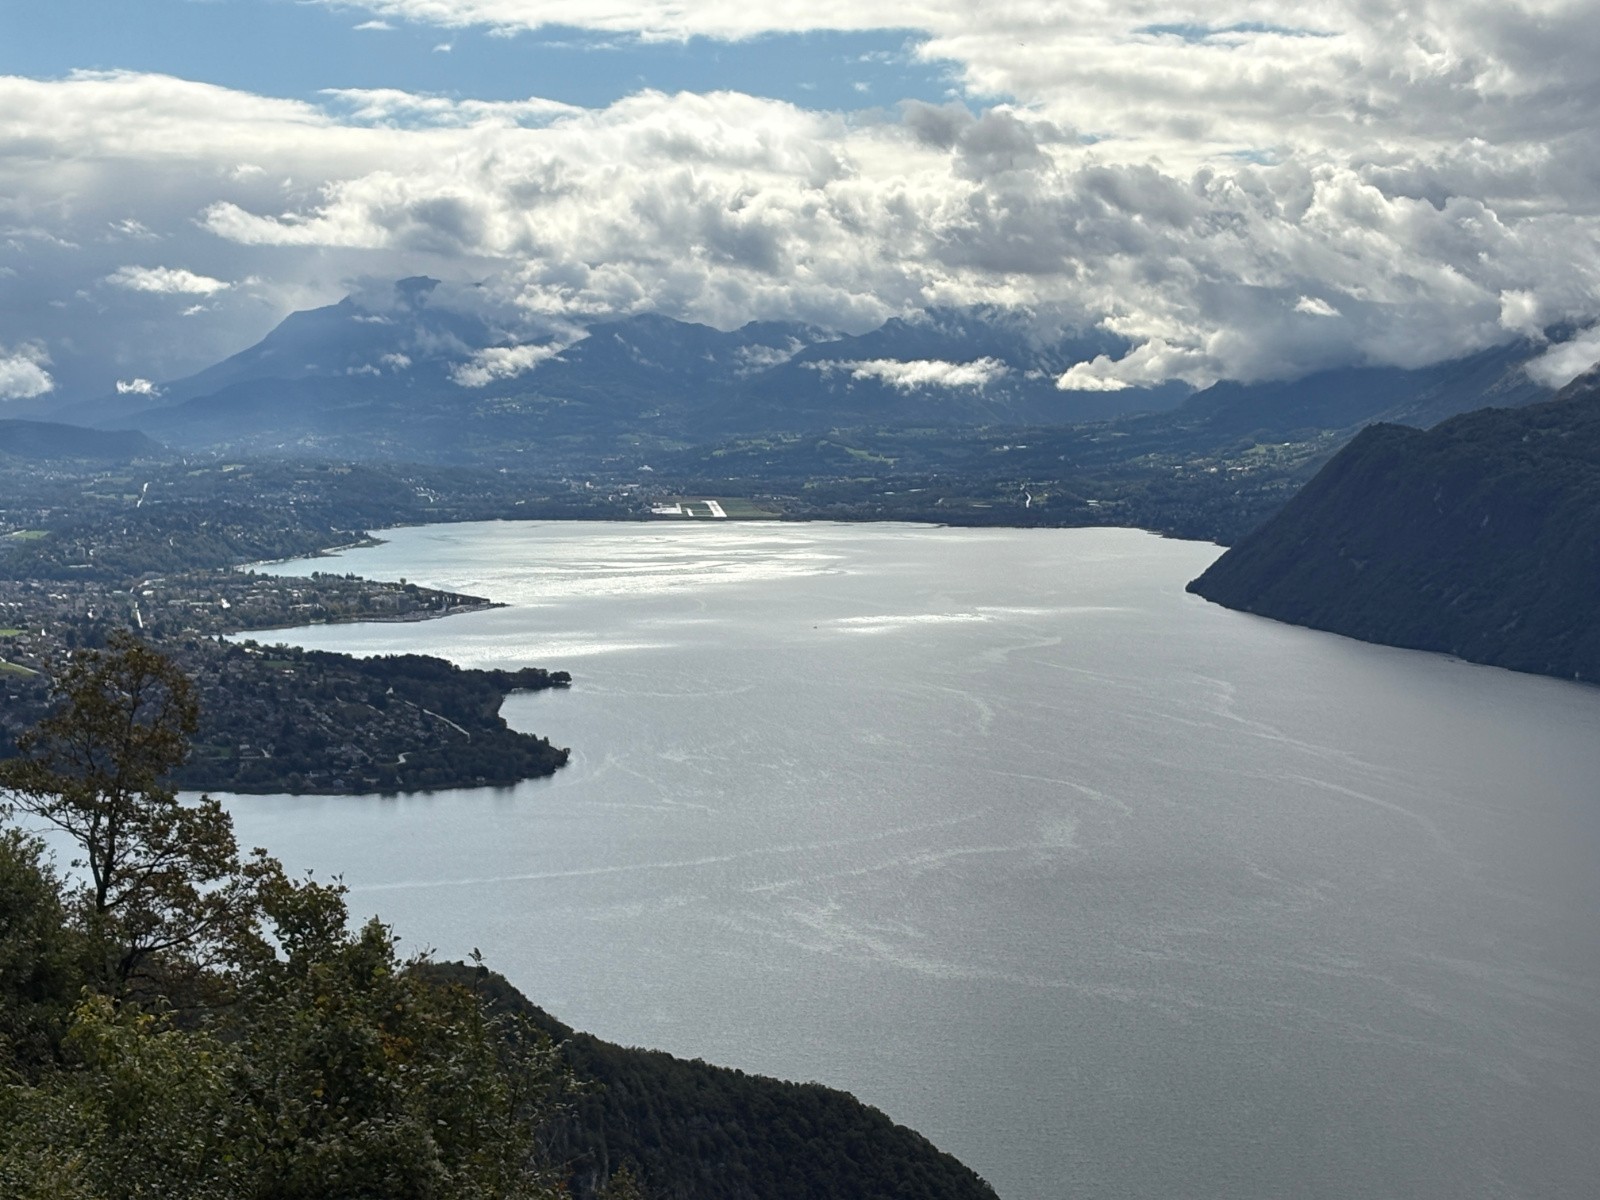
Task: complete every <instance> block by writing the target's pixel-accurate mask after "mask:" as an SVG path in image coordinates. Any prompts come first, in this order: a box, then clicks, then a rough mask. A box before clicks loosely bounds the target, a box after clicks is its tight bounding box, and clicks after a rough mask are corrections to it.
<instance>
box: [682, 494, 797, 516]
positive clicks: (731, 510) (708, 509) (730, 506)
mask: <svg viewBox="0 0 1600 1200" xmlns="http://www.w3.org/2000/svg"><path fill="white" fill-rule="evenodd" d="M650 511H651V513H652V514H653V515H654V516H658V517H678V518H689V519H692V520H698V521H711V520H728V521H770V520H773V519H775V518H776V517H777V516H778V513H777V512H776V511H775V510H773V509H770V508H763V507H762V506H761V505H759V504H757V503H755V502H754V501H753V500H746V499H745V498H744V497H742V496H694V497H690V496H673V497H671V498H669V499H666V500H661V501H658V502H657V503H655V504H654V505H652V506H651V509H650Z"/></svg>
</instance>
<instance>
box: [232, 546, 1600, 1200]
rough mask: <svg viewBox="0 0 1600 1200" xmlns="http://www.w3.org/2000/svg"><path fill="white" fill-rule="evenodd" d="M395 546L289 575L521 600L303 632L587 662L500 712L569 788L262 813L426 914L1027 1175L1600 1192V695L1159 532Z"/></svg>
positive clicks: (1014, 1187)
mask: <svg viewBox="0 0 1600 1200" xmlns="http://www.w3.org/2000/svg"><path fill="white" fill-rule="evenodd" d="M385 536H386V537H387V538H388V539H389V540H388V541H387V543H386V544H384V545H381V546H378V547H374V548H370V549H363V550H358V551H352V552H347V553H345V554H343V555H342V556H340V558H338V559H336V560H333V561H331V562H330V561H329V560H326V559H324V560H320V561H316V562H311V563H300V564H283V565H279V566H275V567H273V568H271V569H272V570H275V571H280V572H284V573H297V572H298V573H304V572H308V571H310V570H313V569H321V570H338V571H345V570H350V571H354V572H356V573H359V574H363V575H367V576H370V577H376V578H390V579H393V578H400V577H404V578H407V579H409V580H412V581H413V582H419V583H427V584H432V585H437V586H440V587H446V588H450V589H453V590H460V591H469V592H476V593H478V594H482V595H488V596H491V597H493V598H495V599H497V600H502V601H506V602H507V603H508V604H509V605H510V607H507V608H503V609H498V610H494V611H488V612H482V613H476V614H471V615H466V616H460V617H453V618H450V619H448V620H444V621H434V622H427V623H422V624H411V625H370V626H344V627H320V628H312V629H303V630H295V631H291V632H290V633H288V634H285V635H282V636H283V637H284V638H286V639H287V640H291V641H294V642H297V643H299V644H302V645H307V646H315V647H320V648H326V649H335V650H345V651H351V652H355V653H377V652H387V651H399V650H407V651H421V652H427V653H433V654H440V655H443V656H446V657H448V658H450V659H453V660H454V661H456V662H459V663H461V664H463V665H469V666H491V665H493V666H505V667H518V666H524V665H540V666H546V667H550V668H563V669H567V670H570V671H571V672H572V674H573V677H574V685H573V687H572V689H571V691H570V692H566V693H540V694H533V695H519V696H514V697H512V698H511V699H510V700H509V701H508V703H507V705H506V710H505V711H506V716H507V717H508V719H509V720H510V721H511V722H512V723H513V724H514V725H515V726H517V727H518V728H526V729H530V730H534V731H537V732H539V733H542V734H546V735H548V736H550V737H551V738H552V740H553V741H555V742H556V743H557V744H559V745H566V746H571V747H572V749H573V752H574V753H573V760H572V763H571V765H569V766H568V767H567V768H566V769H564V770H563V771H561V772H560V773H559V774H558V775H557V776H556V777H555V778H554V779H551V780H541V781H536V782H530V783H528V784H524V785H523V786H521V787H518V788H515V789H507V790H475V791H459V792H443V793H436V794H432V795H426V796H408V797H399V798H394V797H391V798H386V799H385V798H376V797H371V798H344V797H314V798H313V797H302V798H288V797H268V798H259V797H256V798H252V797H241V798H237V799H233V800H231V801H230V806H231V808H232V810H233V812H234V814H235V816H236V819H237V821H238V824H239V827H240V832H241V840H243V841H244V842H245V844H247V845H248V844H261V845H265V846H267V847H268V848H270V849H271V850H272V851H273V852H274V853H276V854H277V855H279V856H280V857H282V858H283V859H284V860H285V862H286V863H287V864H288V865H290V866H291V867H293V868H296V869H303V868H315V870H316V872H317V874H318V875H319V877H326V876H329V875H333V874H342V875H343V877H344V879H345V881H346V882H347V883H348V884H349V885H350V887H351V901H352V907H353V910H354V912H355V913H356V914H357V915H358V916H364V915H367V914H370V913H372V912H377V913H380V914H382V915H383V917H384V918H385V919H386V920H388V921H390V922H391V923H392V924H393V925H394V926H395V928H396V930H397V931H398V932H399V933H400V934H401V935H402V937H403V938H404V939H405V940H404V943H403V945H406V946H410V947H413V948H420V947H433V948H435V949H436V950H437V951H438V953H439V954H440V955H442V956H448V957H459V956H461V955H464V954H466V953H468V952H469V951H470V950H471V949H472V948H473V947H480V948H481V949H482V951H483V953H484V955H485V957H486V958H487V960H488V961H489V962H490V963H491V964H493V965H494V966H495V967H497V968H498V969H500V970H502V971H503V972H504V973H505V974H506V975H508V976H509V977H510V978H511V979H512V981H513V982H515V983H516V984H517V985H518V986H520V987H521V988H523V989H524V990H525V991H526V992H527V993H528V994H529V996H530V997H532V998H533V999H534V1000H535V1001H536V1002H537V1003H539V1004H541V1005H544V1006H545V1007H547V1008H549V1009H550V1010H551V1011H553V1012H554V1013H555V1014H556V1015H558V1016H559V1017H561V1018H562V1019H564V1020H566V1021H568V1022H569V1023H571V1024H574V1025H576V1026H578V1027H579V1028H583V1029H587V1030H589V1031H591V1032H593V1033H596V1034H598V1035H600V1036H602V1037H606V1038H609V1039H612V1040H615V1041H619V1042H624V1043H629V1044H636V1045H644V1046H653V1047H658V1048H661V1049H665V1050H669V1051H672V1052H673V1053H676V1054H680V1055H685V1056H689V1057H703V1058H705V1059H707V1060H709V1061H712V1062H717V1063H722V1064H726V1065H730V1066H737V1067H742V1068H744V1069H746V1070H750V1071H757V1072H763V1073H767V1074H773V1075H779V1076H784V1077H787V1078H791V1079H817V1080H820V1081H822V1082H825V1083H828V1084H832V1085H835V1086H838V1087H843V1088H847V1089H849V1090H850V1091H852V1092H854V1093H855V1094H856V1095H858V1096H860V1097H861V1098H862V1099H864V1100H866V1101H868V1102H869V1103H872V1104H874V1105H877V1106H878V1107H880V1108H882V1109H884V1110H885V1111H887V1112H888V1113H889V1114H890V1115H891V1116H893V1117H894V1118H895V1119H896V1120H898V1121H901V1122H904V1123H906V1124H909V1125H911V1126H913V1127H915V1128H917V1129H919V1130H921V1131H922V1132H924V1133H926V1134H927V1135H928V1136H929V1137H930V1138H932V1139H933V1141H934V1142H936V1143H937V1144H938V1145H939V1146H941V1147H942V1148H944V1149H947V1150H949V1151H951V1152H953V1153H954V1154H956V1155H958V1156H959V1157H960V1158H961V1159H963V1160H964V1161H965V1162H967V1163H969V1164H970V1165H972V1166H973V1167H974V1168H975V1169H977V1170H978V1171H979V1172H980V1173H981V1174H983V1175H984V1176H985V1178H987V1179H988V1180H990V1182H991V1183H993V1184H994V1185H995V1187H996V1188H997V1190H998V1191H999V1192H1000V1194H1001V1196H1002V1197H1004V1198H1006V1200H1043V1198H1054V1197H1061V1196H1067V1195H1071V1196H1079V1197H1130V1198H1131V1197H1140V1198H1143V1197H1262V1198H1266V1197H1289V1196H1295V1197H1441V1198H1443V1197H1450V1198H1452V1200H1456V1198H1462V1197H1496V1198H1498V1197H1510V1196H1525V1197H1557V1196H1573V1197H1576V1196H1589V1195H1593V1194H1594V1193H1595V1188H1596V1187H1597V1186H1600V1185H1597V1184H1596V1180H1597V1179H1600V920H1597V917H1600V871H1597V869H1596V864H1597V862H1600V736H1597V733H1600V689H1594V688H1588V687H1580V686H1577V685H1573V684H1565V683H1560V682H1557V681H1554V680H1548V679H1539V678H1534V677H1530V676H1524V675H1517V674H1513V673H1510V672H1506V671H1499V670H1495V669H1491V668H1484V667H1475V666H1469V665H1465V664H1462V663H1459V662H1455V661H1452V660H1449V659H1446V658H1443V657H1439V656H1435V655H1425V654H1417V653H1411V652H1406V651H1399V650H1392V649H1385V648H1380V647H1373V646H1366V645H1362V644H1360V643H1357V642H1352V641H1349V640H1346V639H1342V638H1337V637H1333V636H1329V635H1326V634H1320V633H1314V632H1310V631H1307V630H1301V629H1295V628H1291V627H1287V626H1281V625H1277V624H1274V623H1272V622H1269V621H1264V620H1260V619H1257V618H1253V617H1249V616H1244V615H1241V614H1237V613H1232V612H1228V611H1226V610H1223V609H1220V608H1217V607H1215V606H1213V605H1209V604H1206V603H1205V602H1203V601H1201V600H1198V599H1197V598H1195V597H1192V596H1188V595H1185V594H1184V592H1183V585H1184V583H1185V582H1186V581H1187V580H1189V579H1191V578H1193V577H1194V576H1195V575H1196V574H1197V573H1199V571H1200V570H1202V569H1203V568H1204V567H1205V565H1206V564H1207V563H1208V562H1209V561H1210V560H1211V559H1212V558H1213V557H1214V556H1215V555H1216V554H1217V552H1218V551H1217V549H1216V548H1215V547H1213V546H1208V545H1201V544H1196V543H1185V542H1177V541H1167V540H1162V539H1158V538H1155V537H1152V536H1149V535H1145V534H1140V533H1136V532H1132V531H1126V530H950V529H935V528H927V527H912V526H898V525H875V526H874V525H866V526H842V525H825V524H815V525H776V524H747V525H741V524H725V523H717V524H709V523H705V524H688V523H685V524H658V525H621V524H618V525H606V524H562V523H525V524H512V523H487V524H474V525H459V526H433V527H427V528H419V529H401V530H395V531H392V532H390V533H388V534H386V535H385ZM275 636H276V635H275Z"/></svg>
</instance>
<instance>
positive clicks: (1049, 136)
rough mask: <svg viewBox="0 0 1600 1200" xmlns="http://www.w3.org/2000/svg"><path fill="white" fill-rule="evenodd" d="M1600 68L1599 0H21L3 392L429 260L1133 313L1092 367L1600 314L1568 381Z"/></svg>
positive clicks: (207, 352) (714, 290) (709, 316)
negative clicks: (1120, 348) (1113, 353)
mask: <svg viewBox="0 0 1600 1200" xmlns="http://www.w3.org/2000/svg"><path fill="white" fill-rule="evenodd" d="M1597 62H1600V22H1596V21H1595V20H1594V19H1593V11H1592V0H1450V2H1447V0H1389V2H1387V3H1386V2H1385V0H1379V2H1378V3H1376V4H1374V3H1372V0H1271V2H1268V0H1204V2H1202V0H1075V3H1074V4H1073V5H1070V6H1068V5H1063V4H1061V3H1059V0H1009V2H1008V3H1006V4H1004V5H997V4H992V3H981V2H979V0H767V2H766V3H763V4H751V3H749V0H585V2H584V3H582V4H576V3H571V2H570V0H140V2H138V3H129V2H126V0H124V2H123V3H112V2H109V0H65V2H58V3H52V4H45V3H39V2H31V0H30V2H28V3H18V2H17V0H3V2H0V411H12V412H17V411H22V410H24V409H32V410H35V411H39V410H45V409H48V408H49V407H50V406H52V405H54V404H57V403H59V402H60V401H62V400H63V399H67V398H71V397H74V396H80V395H86V394H96V393H104V392H108V391H110V390H112V389H113V388H114V387H116V386H118V385H119V384H120V385H121V386H123V387H124V388H128V389H133V390H130V391H129V392H128V393H127V394H129V395H130V396H132V397H135V398H136V399H140V398H148V397H149V396H151V395H154V394H156V393H157V392H158V391H159V386H160V384H161V382H162V381H163V380H169V379H173V378H176V377H179V376H181V375H182V374H184V373H187V372H189V371H193V370H195V369H198V368H199V367H202V366H204V365H206V364H208V363H210V362H213V361H216V360H217V359H219V358H221V357H224V356H225V355H227V354H229V353H232V352H234V351H237V350H239V349H241V348H243V347H244V346H247V345H249V344H251V343H252V342H254V341H255V340H257V339H259V338H260V337H261V336H262V335H263V334H264V333H265V332H266V331H267V330H269V329H270V328H271V327H272V326H273V325H274V324H275V323H276V322H277V321H279V320H281V319H282V318H283V316H284V315H286V314H287V313H289V312H291V311H294V310H295V309H299V308H305V307H310V306H313V305H317V304H325V303H329V302H332V301H334V300H337V299H338V298H339V297H341V296H342V295H345V294H347V293H348V292H350V291H352V290H356V289H361V288H367V287H371V286H373V285H374V284H377V285H378V286H379V287H380V290H381V286H382V285H383V282H384V281H386V280H393V279H395V278H398V277H401V276H405V275H411V274H418V273H426V274H429V275H433V276H435V277H437V278H440V279H443V280H445V281H446V282H447V283H449V284H458V285H462V287H461V289H460V290H459V291H458V294H461V295H467V294H470V295H472V296H474V297H476V298H477V299H476V300H475V301H474V302H475V303H482V304H483V305H486V306H489V307H490V308H492V309H493V310H494V313H495V318H494V319H495V321H496V327H497V328H500V329H502V330H503V332H504V337H505V339H506V341H507V342H508V343H515V342H516V341H517V340H518V339H519V338H521V337H523V336H527V337H529V338H533V337H535V336H543V335H544V334H545V333H546V332H547V331H548V329H549V327H550V326H551V325H552V324H556V325H563V326H567V327H573V328H576V327H581V326H582V325H583V324H584V323H586V322H591V321H593V320H596V319H600V318H604V317H608V316H615V315H620V314H626V313H632V312H644V311H655V312H662V313H666V314H668V315H671V316H675V317H681V318H684V319H692V320H699V321H705V322H708V323H710V324H714V325H718V326H720V327H724V328H731V327H733V326H736V325H739V324H743V323H744V322H745V321H748V320H752V319H798V320H804V321H808V322H812V323H814V324H820V325H827V326H832V327H834V328H838V329H844V330H862V329H866V328H870V327H872V326H873V325H875V324H877V323H879V322H881V321H882V320H884V319H886V318H888V317H890V316H894V315H899V314H906V313H911V312H915V311H916V310H918V309H921V308H924V307H927V306H930V305H972V304H989V305H1000V306H1005V307H1009V308H1014V309H1017V310H1020V311H1021V312H1023V313H1024V314H1027V316H1028V318H1029V319H1031V320H1034V321H1036V322H1037V323H1038V324H1039V326H1040V327H1041V332H1042V333H1045V334H1048V333H1049V332H1050V331H1051V329H1052V328H1055V327H1059V326H1062V325H1073V326H1077V327H1082V326H1099V327H1102V328H1104V329H1106V330H1109V331H1111V332H1114V333H1116V334H1117V335H1119V337H1120V338H1121V339H1123V340H1125V341H1126V343H1127V344H1129V345H1130V346H1131V349H1130V350H1129V351H1128V352H1127V353H1126V354H1125V355H1123V356H1122V357H1121V358H1118V359H1115V360H1111V359H1101V360H1097V361H1096V362H1094V363H1090V364H1083V365H1082V366H1080V367H1076V368H1073V369H1072V370H1071V371H1069V372H1067V373H1066V375H1064V376H1063V377H1062V379H1061V380H1060V384H1061V386H1062V388H1063V391H1064V392H1067V393H1070V392H1071V391H1075V390H1098V389H1106V388H1118V387H1125V386H1136V385H1142V384H1152V383H1159V382H1162V381H1164V380H1169V379H1181V380H1184V381H1186V382H1188V383H1191V384H1194V385H1197V386H1201V385H1204V384H1206V383H1209V382H1211V381H1213V380H1215V379H1219V378H1233V379H1245V380H1251V379H1266V378H1292V377H1294V376H1297V375H1300V374H1304V373H1306V372H1308V371H1312V370H1317V369H1320V368H1324V367H1330V366H1337V365H1348V364H1362V363H1392V364H1398V365H1405V366H1412V365H1420V364H1422V363H1426V362H1431V361H1437V360H1439V359H1443V358H1448V357H1452V356H1455V355H1459V354H1465V353H1468V352H1471V351H1474V350H1477V349H1481V348H1483V347H1485V346H1488V345H1493V344H1497V343H1500V342H1504V341H1506V340H1508V339H1511V338H1516V337H1534V338H1538V337H1540V336H1541V333H1542V331H1543V330H1544V329H1546V328H1551V327H1554V326H1556V325H1558V324H1562V323H1565V324H1566V325H1567V326H1568V327H1571V328H1576V329H1578V330H1579V333H1578V334H1577V335H1576V337H1575V338H1574V339H1573V340H1572V341H1571V342H1570V343H1569V344H1566V345H1563V346H1560V347H1555V348H1553V349H1552V352H1551V354H1550V356H1549V357H1548V359H1547V360H1546V362H1545V364H1544V367H1543V368H1542V369H1543V370H1544V371H1545V373H1546V374H1547V375H1548V377H1549V379H1550V380H1551V381H1559V377H1560V376H1561V375H1562V374H1564V373H1570V372H1574V371H1576V370H1577V369H1579V368H1580V367H1582V366H1586V365H1587V364H1588V362H1590V361H1593V360H1594V359H1595V358H1600V334H1596V333H1595V332H1594V330H1593V326H1594V322H1595V320H1596V318H1597V316H1600V123H1596V122H1595V121H1594V119H1593V114H1594V113H1595V112H1597V111H1600V68H1597V67H1596V63H1597ZM468 285H470V286H468ZM441 294H443V293H441ZM524 357H525V358H527V360H528V361H529V362H530V364H532V363H533V362H534V359H535V358H536V356H533V355H527V356H524ZM528 369H537V368H536V365H530V366H529V368H528ZM130 402H132V401H130Z"/></svg>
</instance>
